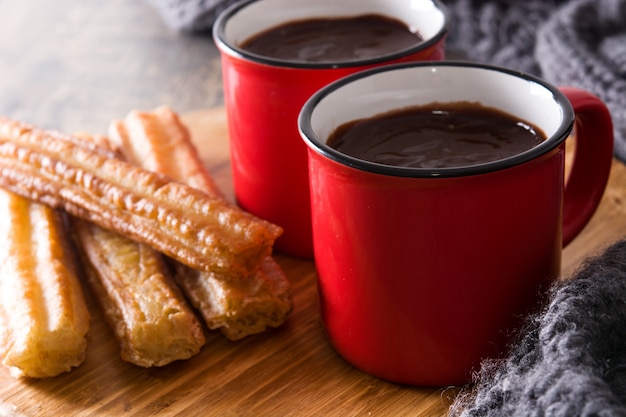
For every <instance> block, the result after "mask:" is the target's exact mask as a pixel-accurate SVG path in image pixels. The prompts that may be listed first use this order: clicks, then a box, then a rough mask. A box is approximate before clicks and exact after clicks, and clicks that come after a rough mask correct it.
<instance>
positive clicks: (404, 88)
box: [299, 61, 574, 176]
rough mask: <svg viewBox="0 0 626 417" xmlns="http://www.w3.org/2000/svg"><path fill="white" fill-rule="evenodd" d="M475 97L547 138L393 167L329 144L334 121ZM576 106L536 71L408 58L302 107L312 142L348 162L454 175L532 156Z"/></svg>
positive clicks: (561, 134)
mask: <svg viewBox="0 0 626 417" xmlns="http://www.w3.org/2000/svg"><path fill="white" fill-rule="evenodd" d="M459 101H469V102H478V103H481V104H482V105H484V106H487V107H493V108H496V109H499V110H501V111H504V112H506V113H509V114H511V115H513V116H515V117H517V118H519V119H520V120H524V121H527V122H529V123H531V124H533V125H535V126H537V127H539V128H540V129H541V130H542V131H543V132H544V133H545V135H546V140H545V141H543V142H542V143H540V144H539V145H537V146H535V147H533V148H531V149H530V150H528V151H526V152H523V153H521V154H518V155H515V156H512V157H510V158H506V159H503V160H498V161H494V162H490V163H485V164H481V165H472V166H467V167H455V168H438V169H425V168H407V167H392V166H386V165H381V164H376V163H373V162H366V161H362V160H358V159H356V158H353V157H350V156H347V155H344V154H341V153H339V152H337V151H336V150H334V149H332V148H330V147H329V146H328V145H327V144H326V140H327V139H328V137H329V136H330V134H331V132H332V131H333V130H335V129H336V128H337V127H338V126H340V125H342V124H344V123H346V122H350V121H353V120H357V119H362V118H367V117H371V116H375V115H378V114H381V113H385V112H388V111H390V110H395V109H402V108H406V107H410V106H417V105H426V104H430V103H434V102H444V103H445V102H459ZM573 120H574V116H573V110H572V108H571V105H570V103H569V101H568V100H567V98H565V96H564V95H563V94H562V93H561V92H560V91H559V90H558V89H557V88H555V87H553V86H551V85H549V84H547V83H545V82H543V81H542V80H540V79H537V78H535V77H533V76H530V75H527V74H522V73H516V72H514V71H511V70H508V69H504V68H497V67H493V66H487V65H480V64H471V63H454V62H451V61H448V62H442V63H410V64H399V65H394V66H390V67H386V68H385V67H383V68H376V69H373V70H367V71H363V72H361V73H357V74H355V75H353V76H348V77H346V78H344V79H342V80H339V81H337V82H335V83H333V84H331V85H329V86H327V87H325V88H323V89H322V90H320V91H318V92H317V93H316V94H315V95H314V96H313V97H311V99H310V100H309V101H308V102H307V103H306V104H305V106H304V108H303V110H302V112H301V114H300V120H299V124H300V130H301V133H302V135H303V138H304V139H305V141H306V142H307V143H308V144H309V146H311V147H313V148H314V149H315V150H317V151H318V152H320V153H322V154H325V155H327V156H329V157H331V158H332V159H335V160H338V161H339V162H342V163H345V164H347V165H351V166H356V167H360V168H361V169H365V170H371V171H374V172H377V171H380V170H381V169H382V171H384V172H385V173H388V174H393V175H401V176H454V175H467V174H470V173H482V172H488V171H491V170H496V169H501V168H504V167H507V166H512V165H515V164H518V163H522V162H524V161H527V160H530V159H533V158H535V157H537V156H538V155H540V154H543V153H545V152H547V151H549V150H551V149H553V148H555V147H556V146H558V145H559V144H560V143H561V142H562V141H563V140H565V139H566V138H567V136H568V135H569V133H570V131H571V129H572V126H573Z"/></svg>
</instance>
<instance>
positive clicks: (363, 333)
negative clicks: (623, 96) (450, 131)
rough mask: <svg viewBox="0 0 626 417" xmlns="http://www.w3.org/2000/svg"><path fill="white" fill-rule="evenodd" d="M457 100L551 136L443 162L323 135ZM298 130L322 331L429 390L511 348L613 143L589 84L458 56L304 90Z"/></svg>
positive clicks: (600, 184) (578, 223)
mask: <svg viewBox="0 0 626 417" xmlns="http://www.w3.org/2000/svg"><path fill="white" fill-rule="evenodd" d="M457 101H469V102H480V103H482V104H484V105H485V106H489V107H494V108H497V109H500V110H503V111H505V112H506V113H509V114H511V115H514V116H516V117H519V118H520V119H521V120H526V121H529V122H530V123H532V124H533V125H535V126H538V127H539V128H541V130H543V132H545V134H546V136H547V139H546V140H545V141H543V142H541V143H540V144H539V145H536V146H535V147H533V148H531V149H530V150H527V151H524V152H522V153H519V154H516V155H514V156H512V157H508V158H505V159H501V160H497V161H495V162H489V163H484V164H480V165H474V166H460V167H452V168H439V169H438V168H435V169H426V168H407V167H397V166H390V165H383V164H377V163H372V162H366V161H364V160H361V159H356V158H353V157H350V156H347V155H345V154H343V153H340V152H338V151H337V150H335V149H334V148H331V147H330V146H328V145H327V143H326V139H327V138H328V137H329V134H330V133H331V132H332V131H333V130H334V129H335V128H336V127H337V126H339V125H341V124H343V123H346V122H349V121H352V120H356V119H361V118H364V117H370V116H374V115H377V114H380V113H384V112H388V111H390V110H393V109H400V108H405V107H408V106H414V105H423V104H428V103H431V102H457ZM299 126H300V131H301V135H302V137H303V139H304V142H305V143H306V144H307V145H308V150H309V152H308V154H309V177H310V192H311V202H312V219H313V241H314V250H315V263H316V266H317V271H318V278H319V292H320V300H321V315H322V319H323V322H324V324H325V328H326V331H327V334H328V337H329V340H330V341H331V343H332V345H333V346H334V347H335V348H336V350H337V352H338V353H339V354H341V355H342V356H343V357H344V358H345V359H347V360H348V361H349V362H350V363H352V364H353V365H355V366H356V367H358V368H360V369H362V370H364V371H366V372H368V373H370V374H373V375H375V376H377V377H380V378H382V379H385V380H389V381H393V382H397V383H402V384H410V385H422V386H447V385H459V384H464V383H467V382H468V381H469V380H470V376H471V372H472V371H477V370H478V369H479V365H480V362H481V360H483V359H485V358H489V357H491V358H493V357H498V356H501V355H503V354H504V353H505V352H506V347H507V342H508V339H507V337H508V336H509V335H511V334H512V333H513V330H514V329H515V328H516V327H518V326H519V325H520V321H521V320H522V319H523V318H524V317H525V315H527V314H528V313H529V312H531V311H532V310H533V309H534V308H536V307H537V306H538V304H539V301H540V298H541V294H542V293H545V290H546V289H547V288H548V287H549V285H550V284H551V283H552V282H553V281H554V280H555V279H556V278H557V277H558V276H559V274H560V266H561V251H562V248H563V246H564V245H566V244H567V243H568V242H570V241H571V240H572V239H573V238H574V237H575V236H576V235H577V234H578V233H579V232H580V231H581V229H582V228H583V227H584V226H585V224H586V223H587V222H588V220H589V219H590V217H591V216H592V214H593V213H594V211H595V210H596V208H597V205H598V203H599V201H600V199H601V196H602V194H603V192H604V189H605V186H606V183H607V179H608V175H609V171H610V167H611V161H612V151H613V130H612V124H611V118H610V115H609V112H608V110H607V108H606V106H605V105H604V104H603V103H602V102H601V101H600V100H599V99H598V98H596V97H595V96H593V95H592V94H590V93H588V92H586V91H583V90H579V89H575V88H560V89H559V88H556V87H554V86H551V85H549V84H547V83H546V82H544V81H542V80H540V79H537V78H535V77H533V76H530V75H526V74H521V73H518V72H514V71H511V70H508V69H504V68H498V67H492V66H486V65H479V64H471V63H460V62H459V63H455V62H441V63H413V64H400V65H394V66H390V67H386V68H378V69H374V70H368V71H364V72H361V73H359V74H355V75H351V76H348V77H346V78H343V79H341V80H339V81H337V82H335V83H333V84H331V85H329V86H327V87H325V88H323V89H321V90H320V91H319V92H318V93H316V94H315V95H314V96H313V97H312V98H311V99H310V100H309V101H307V103H306V104H305V106H304V107H303V109H302V112H301V114H300V117H299ZM574 126H575V127H576V129H575V134H576V138H577V139H576V147H577V148H576V153H575V155H576V156H575V158H574V162H573V166H572V171H571V173H570V176H569V177H568V178H569V179H568V181H567V184H566V183H565V179H564V177H565V175H564V166H565V140H566V138H567V137H568V136H569V135H570V133H571V132H572V130H573V128H574ZM565 184H566V185H565Z"/></svg>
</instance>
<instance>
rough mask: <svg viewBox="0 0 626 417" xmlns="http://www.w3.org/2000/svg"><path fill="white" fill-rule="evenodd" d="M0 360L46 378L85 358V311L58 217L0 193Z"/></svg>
mask: <svg viewBox="0 0 626 417" xmlns="http://www.w3.org/2000/svg"><path fill="white" fill-rule="evenodd" d="M0 218H1V219H2V221H0V301H1V302H0V357H1V358H2V364H3V365H5V366H7V367H9V369H10V373H11V375H13V376H15V377H18V376H28V377H34V378H46V377H52V376H55V375H58V374H60V373H63V372H66V371H69V370H70V369H71V368H72V367H76V366H79V365H80V364H81V363H82V362H83V360H84V358H85V350H86V345H87V341H86V334H87V331H88V329H89V313H88V311H87V307H86V305H85V300H84V298H83V293H82V289H81V287H80V283H79V279H78V276H77V270H76V267H75V266H76V265H75V259H74V258H73V256H72V255H71V250H72V249H71V244H70V242H69V238H68V237H67V235H66V230H65V225H64V221H63V218H62V214H61V213H59V212H57V211H55V210H53V209H51V208H49V207H46V206H43V205H41V204H37V203H33V202H31V201H29V200H27V199H25V198H22V197H20V196H17V195H15V194H13V193H10V192H7V191H4V190H0Z"/></svg>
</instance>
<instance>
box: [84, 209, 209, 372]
mask: <svg viewBox="0 0 626 417" xmlns="http://www.w3.org/2000/svg"><path fill="white" fill-rule="evenodd" d="M73 225H74V228H73V229H74V234H75V238H76V241H77V243H78V245H77V246H78V247H79V248H80V252H81V254H82V258H83V266H84V269H85V273H86V276H87V279H88V282H89V284H90V287H91V289H92V290H93V293H94V294H95V295H96V297H97V299H98V302H99V304H100V305H101V306H102V309H103V313H104V317H105V319H106V321H107V323H108V324H109V326H110V327H111V329H112V330H113V332H114V334H115V337H116V339H117V341H118V345H119V346H120V351H121V356H122V359H124V360H125V361H128V362H131V363H134V364H135V365H139V366H143V367H151V366H163V365H166V364H168V363H170V362H173V361H176V360H180V359H188V358H190V357H191V356H193V355H195V354H196V353H198V352H199V351H200V348H201V347H202V345H204V342H205V339H204V334H203V330H202V326H201V324H200V322H199V321H198V319H197V318H196V316H195V314H194V313H193V312H192V311H191V309H190V307H189V306H188V305H187V303H186V301H185V299H184V298H183V296H182V294H181V293H180V290H179V289H178V287H176V285H175V283H174V281H173V279H172V277H171V274H170V272H169V270H168V269H167V265H165V262H164V260H163V259H162V257H161V254H159V253H158V252H156V251H155V250H153V249H152V248H150V247H149V246H147V245H145V244H142V243H137V242H134V241H132V240H130V239H128V238H126V237H125V236H122V235H119V234H117V233H115V232H111V231H109V230H106V229H103V228H101V227H99V226H97V225H95V224H93V223H89V222H86V221H84V220H82V219H74V221H73Z"/></svg>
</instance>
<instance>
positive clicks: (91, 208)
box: [0, 119, 281, 276]
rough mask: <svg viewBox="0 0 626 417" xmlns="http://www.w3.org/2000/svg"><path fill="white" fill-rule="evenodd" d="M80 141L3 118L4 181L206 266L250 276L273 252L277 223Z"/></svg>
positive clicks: (0, 182) (0, 159) (0, 160)
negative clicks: (267, 220) (77, 142)
mask: <svg viewBox="0 0 626 417" xmlns="http://www.w3.org/2000/svg"><path fill="white" fill-rule="evenodd" d="M74 142H75V140H73V139H72V137H70V136H66V135H62V134H57V133H51V132H48V131H44V130H42V129H38V128H36V127H33V126H30V125H27V124H25V123H21V122H17V121H14V120H10V119H0V186H1V187H3V188H5V189H7V190H9V191H12V192H15V193H16V194H19V195H22V196H24V197H27V198H30V199H33V200H35V201H37V202H40V203H44V204H47V205H50V206H52V207H55V208H62V209H64V210H65V211H67V212H68V213H70V214H72V215H74V216H76V217H80V218H83V219H85V220H88V221H91V222H93V223H96V224H98V225H99V226H101V227H103V228H105V229H111V230H113V231H115V232H117V233H120V234H124V235H127V236H129V237H130V238H132V239H135V240H138V241H141V242H143V243H146V244H148V245H150V246H152V247H154V248H155V249H157V250H159V251H160V252H162V253H165V254H167V255H168V256H171V257H173V258H175V259H176V260H178V261H180V262H182V263H184V264H186V265H188V266H190V267H193V268H196V269H200V270H204V271H219V272H225V273H229V274H232V275H234V276H240V275H247V274H250V273H251V272H253V271H254V270H256V269H257V268H258V265H259V262H260V261H261V260H262V259H264V258H265V257H266V256H267V255H269V254H270V253H271V250H272V245H273V242H274V240H275V239H276V238H277V237H278V236H279V235H280V233H281V229H280V228H279V227H278V226H276V225H273V224H271V223H268V222H266V221H263V220H261V219H258V218H256V217H254V216H252V215H251V214H248V213H246V212H244V211H243V210H240V209H237V208H236V207H233V206H232V205H229V204H226V203H225V202H224V201H223V200H221V199H217V198H214V197H210V196H208V195H207V194H206V193H204V192H201V191H198V190H196V189H194V188H192V187H190V186H187V185H185V184H181V183H177V182H174V181H171V179H170V178H168V177H166V176H164V175H161V174H157V173H154V172H149V171H147V170H144V169H141V168H139V167H136V166H134V165H132V164H130V163H128V162H125V161H121V160H119V159H117V158H114V157H111V156H109V155H106V154H103V152H100V151H99V150H93V149H85V148H84V147H83V146H80V145H77V144H76V143H74Z"/></svg>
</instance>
